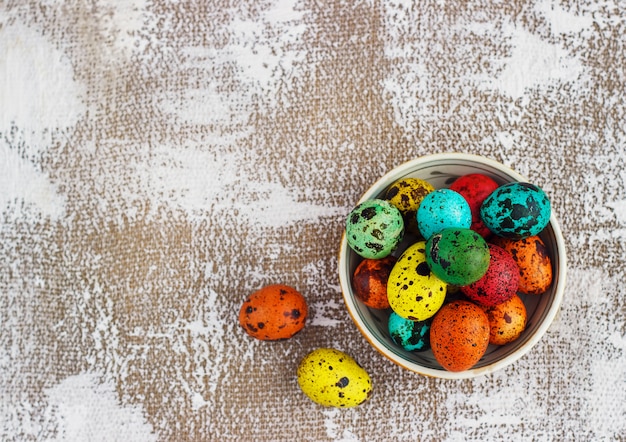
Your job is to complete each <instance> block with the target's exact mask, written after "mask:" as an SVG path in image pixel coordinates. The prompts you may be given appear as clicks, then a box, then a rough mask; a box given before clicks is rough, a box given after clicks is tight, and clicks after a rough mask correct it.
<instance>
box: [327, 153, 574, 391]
mask: <svg viewBox="0 0 626 442" xmlns="http://www.w3.org/2000/svg"><path fill="white" fill-rule="evenodd" d="M476 173H478V174H483V175H486V176H489V177H490V178H492V179H493V180H495V181H496V182H497V183H498V184H499V185H502V184H506V183H512V182H529V180H528V179H527V178H525V177H524V176H522V175H520V174H519V173H517V172H515V171H514V170H512V169H510V168H508V167H507V166H504V165H503V164H501V163H499V162H497V161H494V160H491V159H488V158H485V157H481V156H478V155H471V154H462V153H445V154H434V155H428V156H424V157H420V158H417V159H415V160H412V161H408V162H406V163H404V164H402V165H400V166H398V167H396V168H395V169H393V170H391V171H390V172H388V173H387V174H385V175H384V176H383V177H382V178H380V179H379V180H378V181H376V182H375V183H374V184H373V185H372V186H371V187H370V188H369V189H368V190H367V191H366V192H365V193H364V194H363V196H362V197H361V199H360V200H359V201H358V202H357V203H356V204H358V203H361V202H363V201H366V200H370V199H375V198H380V199H385V194H386V191H387V189H388V188H389V187H390V186H391V185H392V184H394V183H395V182H396V181H398V180H400V179H404V178H419V179H422V180H426V181H428V182H429V183H430V184H432V186H433V187H434V188H435V189H443V188H448V187H449V186H450V184H452V183H453V182H454V181H455V180H456V179H457V178H459V177H461V176H464V175H468V174H476ZM356 204H355V206H356ZM539 237H540V238H541V239H542V240H543V242H544V244H545V246H546V248H547V250H548V253H549V256H550V259H551V263H552V271H553V278H552V283H551V285H550V287H549V288H548V289H547V290H546V291H545V292H544V293H542V294H540V295H526V294H522V293H518V295H519V296H520V298H521V299H522V300H523V302H524V305H525V306H526V311H527V324H526V328H525V330H524V331H523V332H522V334H521V336H519V338H517V339H516V340H515V341H513V342H510V343H508V344H506V345H501V346H497V345H491V344H490V345H489V347H488V348H487V351H486V352H485V354H484V355H483V356H482V358H481V359H480V360H479V361H478V363H476V364H475V365H474V366H473V367H472V368H471V369H468V370H464V371H459V372H454V371H448V370H445V369H444V368H443V367H442V366H441V365H440V364H439V362H437V360H436V359H435V357H434V355H433V353H432V351H431V350H428V351H423V352H409V351H406V350H404V349H403V348H402V347H400V346H398V345H397V344H395V343H394V341H393V340H392V338H391V336H390V334H389V331H388V320H389V315H390V314H391V309H384V310H383V309H373V308H370V307H368V306H366V305H365V304H364V303H363V302H361V301H360V300H359V299H358V297H356V296H355V293H354V291H353V287H352V275H353V274H354V271H355V269H356V268H357V266H358V265H359V263H360V262H361V261H362V260H363V258H362V257H361V256H359V255H358V254H357V253H355V252H354V251H353V250H352V249H351V248H350V247H349V246H348V243H347V239H346V235H345V232H344V235H343V237H342V240H341V244H340V248H339V280H340V285H341V290H342V293H343V298H344V301H345V304H346V307H347V309H348V312H349V313H350V316H351V317H352V320H353V321H354V323H355V325H356V326H357V328H358V329H359V331H360V332H361V334H362V335H363V336H364V337H365V338H366V339H367V340H368V341H369V342H370V344H371V345H372V346H373V347H374V348H376V349H377V350H378V351H379V352H380V353H382V354H383V355H384V356H386V357H387V358H389V359H390V360H391V361H393V362H395V363H396V364H398V365H400V366H402V367H404V368H406V369H408V370H411V371H413V372H416V373H419V374H422V375H426V376H432V377H439V378H447V379H463V378H471V377H475V376H479V375H484V374H487V373H491V372H493V371H496V370H499V369H501V368H503V367H506V366H507V365H509V364H512V363H513V362H515V361H516V360H517V359H519V358H520V357H522V356H523V355H524V354H526V353H527V352H528V351H530V349H531V348H532V347H533V346H534V345H535V344H536V343H537V342H538V341H539V340H540V339H541V338H542V336H543V335H544V334H545V333H546V331H547V330H548V327H549V326H550V324H551V323H552V322H553V320H554V318H555V316H556V314H557V312H558V311H559V308H560V306H561V302H562V299H563V293H564V290H565V278H566V254H565V244H564V240H563V236H562V233H561V230H560V227H559V223H558V221H557V219H556V217H555V215H554V212H553V213H552V214H551V216H550V221H549V223H548V225H547V226H546V227H545V228H544V229H543V231H542V232H541V233H540V234H539ZM416 240H417V238H416V237H415V236H412V235H410V234H405V236H404V238H403V240H402V242H401V243H400V245H399V246H398V247H397V249H396V250H395V251H394V252H393V255H394V256H400V255H401V254H402V252H403V251H404V250H405V249H406V248H407V247H408V246H410V245H411V244H412V243H414V242H415V241H416Z"/></svg>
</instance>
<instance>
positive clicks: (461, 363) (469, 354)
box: [430, 300, 489, 371]
mask: <svg viewBox="0 0 626 442" xmlns="http://www.w3.org/2000/svg"><path fill="white" fill-rule="evenodd" d="M430 344H431V348H432V351H433V355H434V356H435V359H436V360H437V362H439V363H440V364H441V366H442V367H443V368H445V369H446V370H448V371H463V370H467V369H470V368H472V367H473V366H474V365H476V363H477V362H478V361H479V360H480V358H481V357H482V356H483V355H484V354H485V352H486V351H487V346H488V345H489V319H488V318H487V315H486V314H485V312H484V311H483V310H482V309H481V308H480V307H479V306H477V305H476V304H474V303H472V302H469V301H464V300H459V301H452V302H450V303H449V304H446V305H444V306H443V307H441V309H439V311H438V312H437V313H436V314H435V317H434V318H433V322H432V324H431V326H430Z"/></svg>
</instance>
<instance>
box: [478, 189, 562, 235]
mask: <svg viewBox="0 0 626 442" xmlns="http://www.w3.org/2000/svg"><path fill="white" fill-rule="evenodd" d="M550 213H551V209H550V200H549V199H548V197H547V195H546V194H545V192H544V191H543V190H542V189H540V188H539V187H537V186H535V185H534V184H529V183H509V184H504V185H502V186H500V187H498V188H497V189H496V190H494V191H493V193H492V194H491V195H489V196H488V197H487V198H486V199H485V201H484V202H483V204H482V206H481V208H480V216H481V218H482V220H483V222H484V223H485V225H486V226H487V228H488V229H489V230H491V231H492V232H493V233H495V234H496V235H498V236H502V237H504V238H511V239H523V238H528V237H529V236H535V235H538V234H539V233H540V232H541V231H542V230H543V229H544V228H545V227H546V226H547V225H548V222H550Z"/></svg>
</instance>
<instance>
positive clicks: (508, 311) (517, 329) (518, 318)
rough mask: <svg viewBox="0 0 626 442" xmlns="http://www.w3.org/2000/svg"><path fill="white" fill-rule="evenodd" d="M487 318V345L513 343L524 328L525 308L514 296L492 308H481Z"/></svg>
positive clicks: (519, 299)
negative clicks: (488, 328) (488, 329)
mask: <svg viewBox="0 0 626 442" xmlns="http://www.w3.org/2000/svg"><path fill="white" fill-rule="evenodd" d="M482 308H483V310H484V312H485V313H486V314H487V318H489V327H490V329H491V330H490V332H489V343H490V344H495V345H504V344H508V343H509V342H513V341H515V340H516V339H517V338H519V337H520V335H521V334H522V332H523V331H524V329H525V328H526V306H525V305H524V302H523V301H522V299H521V298H520V297H519V296H517V295H514V296H513V297H512V298H511V299H509V300H507V301H504V302H503V303H501V304H498V305H494V306H493V307H482Z"/></svg>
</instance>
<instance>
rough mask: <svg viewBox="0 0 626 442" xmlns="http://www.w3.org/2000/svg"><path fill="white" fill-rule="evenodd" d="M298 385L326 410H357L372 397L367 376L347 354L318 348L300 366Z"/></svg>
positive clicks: (370, 381) (370, 384)
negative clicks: (329, 408) (334, 408)
mask: <svg viewBox="0 0 626 442" xmlns="http://www.w3.org/2000/svg"><path fill="white" fill-rule="evenodd" d="M297 374H298V385H299V386H300V388H301V389H302V391H303V392H304V394H306V395H307V397H308V398H309V399H311V400H312V401H313V402H315V403H317V404H320V405H323V406H325V407H338V408H349V407H355V406H357V405H359V404H361V403H363V402H365V401H366V400H367V399H369V397H370V395H371V394H372V380H371V379H370V376H369V375H368V374H367V372H366V371H365V370H364V369H363V368H362V367H361V366H360V365H359V364H358V363H357V362H356V361H355V360H354V359H352V358H351V357H350V356H348V355H347V354H346V353H344V352H342V351H339V350H335V349H332V348H318V349H317V350H313V351H312V352H311V353H309V354H308V355H307V356H305V358H304V359H303V360H302V361H301V362H300V365H299V366H298V372H297Z"/></svg>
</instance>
